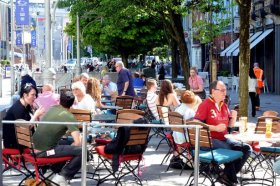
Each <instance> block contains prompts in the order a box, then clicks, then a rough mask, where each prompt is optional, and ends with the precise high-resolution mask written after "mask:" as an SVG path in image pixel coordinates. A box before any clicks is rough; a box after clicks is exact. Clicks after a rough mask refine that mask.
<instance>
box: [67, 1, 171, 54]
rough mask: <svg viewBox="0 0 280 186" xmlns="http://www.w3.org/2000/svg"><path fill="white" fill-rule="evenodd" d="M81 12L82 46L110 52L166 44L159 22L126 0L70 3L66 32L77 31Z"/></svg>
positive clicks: (139, 50)
mask: <svg viewBox="0 0 280 186" xmlns="http://www.w3.org/2000/svg"><path fill="white" fill-rule="evenodd" d="M77 13H78V14H79V15H80V29H81V38H82V45H84V46H87V45H92V46H93V48H94V49H95V50H96V51H99V52H102V53H108V54H112V55H116V54H122V55H125V56H128V55H130V54H139V53H147V52H148V51H150V50H152V48H154V47H155V46H162V45H164V44H166V43H167V41H166V39H165V37H164V33H163V28H162V24H161V23H160V22H159V21H158V20H155V19H153V18H152V17H151V16H150V15H149V14H148V13H147V12H145V11H144V10H143V9H141V8H139V6H137V5H135V4H133V3H132V2H131V1H129V0H114V1H112V0H93V1H77V2H75V3H74V4H72V6H71V11H70V17H71V23H70V24H68V26H67V28H66V29H65V31H66V32H67V33H68V34H69V35H73V36H74V35H75V34H76V14H77Z"/></svg>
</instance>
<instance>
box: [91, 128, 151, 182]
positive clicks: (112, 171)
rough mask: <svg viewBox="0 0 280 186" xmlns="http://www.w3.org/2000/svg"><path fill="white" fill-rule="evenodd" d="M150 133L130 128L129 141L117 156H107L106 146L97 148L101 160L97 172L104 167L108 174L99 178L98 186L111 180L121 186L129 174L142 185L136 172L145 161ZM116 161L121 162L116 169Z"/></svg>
mask: <svg viewBox="0 0 280 186" xmlns="http://www.w3.org/2000/svg"><path fill="white" fill-rule="evenodd" d="M123 129H124V127H120V128H119V130H123ZM149 132H150V128H140V127H129V134H128V135H129V136H128V140H127V142H124V143H125V144H124V147H122V148H121V149H119V152H118V153H117V154H106V153H105V146H98V147H96V148H95V150H96V153H97V155H98V158H99V160H100V163H99V165H98V166H97V167H96V169H95V170H96V171H98V170H100V169H99V168H100V167H101V166H103V167H105V169H106V171H107V172H108V174H107V175H105V176H103V177H101V176H98V183H97V185H99V184H101V183H103V182H105V181H107V180H111V179H113V180H114V181H115V183H114V184H115V185H121V179H122V178H124V177H125V176H126V175H129V174H131V175H132V176H133V178H134V180H136V182H137V183H138V184H140V185H142V182H141V179H140V178H139V177H138V175H137V173H136V170H137V169H138V168H139V165H140V162H141V160H142V159H143V153H144V152H145V150H146V147H147V144H148V136H149ZM125 135H126V134H125ZM124 139H126V137H124ZM131 149H134V150H133V151H134V152H132V151H131ZM136 149H137V150H136ZM116 158H117V159H116ZM114 159H116V161H117V162H119V165H118V167H116V168H115V167H114ZM116 161H115V162H116ZM116 169H117V170H116ZM94 175H97V174H94Z"/></svg>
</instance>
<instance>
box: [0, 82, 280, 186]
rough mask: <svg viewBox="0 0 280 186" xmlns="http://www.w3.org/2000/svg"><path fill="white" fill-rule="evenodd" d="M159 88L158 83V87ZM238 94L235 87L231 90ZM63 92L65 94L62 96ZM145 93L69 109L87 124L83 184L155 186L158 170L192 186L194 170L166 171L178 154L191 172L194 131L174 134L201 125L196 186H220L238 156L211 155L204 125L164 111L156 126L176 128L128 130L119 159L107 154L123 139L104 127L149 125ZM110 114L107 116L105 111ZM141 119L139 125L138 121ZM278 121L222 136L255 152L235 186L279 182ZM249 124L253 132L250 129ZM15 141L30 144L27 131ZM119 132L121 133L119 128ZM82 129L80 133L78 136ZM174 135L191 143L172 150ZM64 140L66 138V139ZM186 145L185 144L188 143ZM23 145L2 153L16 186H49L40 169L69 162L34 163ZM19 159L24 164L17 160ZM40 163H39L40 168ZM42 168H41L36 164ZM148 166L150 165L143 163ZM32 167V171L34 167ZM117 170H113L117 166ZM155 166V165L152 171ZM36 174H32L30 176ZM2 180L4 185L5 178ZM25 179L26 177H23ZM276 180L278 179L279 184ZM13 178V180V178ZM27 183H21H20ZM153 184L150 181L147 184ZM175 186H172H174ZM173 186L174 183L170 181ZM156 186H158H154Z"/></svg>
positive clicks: (243, 125)
mask: <svg viewBox="0 0 280 186" xmlns="http://www.w3.org/2000/svg"><path fill="white" fill-rule="evenodd" d="M159 83H160V82H159ZM180 88H182V89H177V90H175V91H176V93H177V96H178V98H179V99H180V97H181V94H182V93H183V92H184V91H185V90H184V89H183V87H180ZM235 88H238V87H235ZM62 91H64V90H62ZM146 95H147V89H145V88H143V89H139V90H138V94H137V96H135V97H131V96H118V97H116V99H115V100H114V101H113V100H111V98H110V97H108V96H104V97H102V100H101V102H102V103H103V104H104V106H103V107H102V108H101V113H99V114H93V113H92V112H91V111H89V110H83V109H70V112H71V113H72V114H73V115H74V116H75V118H76V120H77V121H78V122H85V123H87V127H88V128H87V150H88V154H89V159H88V162H87V170H86V171H87V183H91V184H93V185H95V184H97V185H98V184H115V185H119V184H124V183H126V182H128V183H129V184H133V185H134V184H137V185H138V184H139V185H153V183H154V182H153V180H158V178H148V176H147V175H145V174H149V171H151V170H149V169H150V168H149V166H156V168H157V169H158V170H157V173H158V176H159V177H161V176H163V177H164V176H166V177H167V176H168V175H169V174H172V175H174V174H175V175H176V178H179V179H178V180H180V184H179V183H177V184H174V185H185V184H186V185H192V184H194V170H185V165H183V166H182V168H180V169H178V170H175V169H173V168H171V167H170V165H171V163H169V162H170V160H171V159H172V156H173V153H174V151H176V152H177V153H178V154H179V155H180V157H182V159H183V161H184V162H185V163H186V162H188V163H189V164H190V166H191V167H193V166H194V163H193V162H194V149H195V140H196V138H195V136H196V133H195V130H194V129H193V128H176V126H180V125H199V126H201V129H200V140H199V144H200V147H207V148H209V150H208V151H205V150H201V151H200V153H199V158H200V164H199V180H198V181H199V185H200V184H205V185H219V184H220V183H219V179H220V177H219V176H220V175H219V172H220V170H222V169H223V167H224V164H225V163H228V162H233V161H235V160H236V159H238V158H240V156H242V152H240V153H238V152H236V151H234V152H233V151H230V150H226V149H213V148H212V142H211V135H210V132H209V128H208V127H207V125H205V124H204V123H201V122H197V121H188V122H186V121H184V119H183V118H182V116H181V115H180V114H178V113H175V112H171V111H169V109H168V108H165V107H164V106H158V107H157V110H158V113H159V117H160V120H159V121H158V122H157V123H158V125H159V126H160V125H161V126H162V125H168V124H169V125H175V127H172V128H169V127H166V128H164V127H163V128H160V127H158V128H157V127H152V128H150V127H131V129H130V131H129V132H128V133H126V132H125V131H122V132H123V133H122V135H120V136H121V137H122V139H121V141H125V144H123V146H122V149H120V151H119V152H118V153H117V154H118V156H117V157H116V156H115V155H114V152H112V153H111V154H107V153H105V151H104V149H105V145H106V144H109V143H111V142H112V139H113V138H114V137H117V136H118V135H119V134H118V133H121V130H122V129H120V127H119V126H115V127H112V126H106V124H110V123H111V124H117V123H119V124H123V125H125V124H132V123H134V122H135V121H138V122H139V121H140V123H138V124H143V125H144V124H147V123H146V122H145V121H146V120H145V113H146V111H147V103H146V100H145V99H146ZM108 110H109V111H110V114H108V113H107V112H106V111H108ZM141 119H142V120H141ZM268 122H270V123H271V129H270V134H269V135H268V134H267V123H268ZM279 122H280V118H279V115H278V113H277V112H274V111H268V112H264V114H263V116H262V117H259V118H258V120H257V122H256V123H250V121H247V120H246V119H245V121H243V120H240V121H238V122H237V123H236V125H235V127H234V128H233V129H234V130H232V131H231V134H228V135H226V138H231V139H235V140H238V141H241V142H242V143H248V144H250V145H251V146H252V148H253V154H252V155H251V157H250V158H249V159H248V161H247V163H246V164H245V166H244V167H243V169H242V171H241V172H240V173H239V174H238V177H239V182H240V184H242V185H246V184H253V185H257V184H260V185H276V182H277V180H278V181H279V175H277V174H276V173H275V172H274V171H273V169H272V166H273V163H274V161H275V160H276V158H277V157H278V156H279V155H280V154H279V153H280V145H279V144H280V131H279V127H278V125H280V123H279ZM252 124H253V127H251V126H252ZM17 127H18V129H17V135H18V140H20V139H21V138H20V137H22V136H23V135H24V138H23V139H24V140H26V139H28V138H30V137H31V136H30V134H29V128H28V127H26V126H23V125H18V126H17ZM121 128H122V127H121ZM82 129H83V128H82V125H81V127H80V130H81V132H82ZM173 131H176V132H179V133H182V134H184V135H185V137H186V138H187V139H189V142H186V143H184V144H176V143H175V141H174V139H173V137H172V132H173ZM65 137H66V138H67V136H65ZM186 141H188V140H186ZM21 143H22V145H25V146H26V147H28V149H30V150H31V153H30V151H26V152H23V154H21V153H19V152H18V151H16V152H12V153H11V152H8V151H7V150H6V149H3V152H2V154H3V158H2V159H3V162H4V172H5V173H8V172H9V171H10V170H17V171H18V172H19V173H20V174H21V178H22V179H20V180H19V182H18V183H22V184H24V183H25V182H26V180H28V179H30V178H31V177H34V179H36V180H37V181H38V180H41V181H44V180H46V182H48V177H45V176H44V174H43V173H40V171H42V170H41V169H40V167H42V165H46V164H48V163H57V162H59V161H67V158H69V157H66V158H64V159H59V160H57V161H53V162H51V161H52V160H49V158H47V159H45V160H44V161H43V160H40V158H38V160H36V157H32V155H33V153H32V150H33V149H32V148H33V147H32V141H27V142H26V141H25V142H22V140H21ZM21 157H23V158H21ZM116 158H117V161H116ZM41 161H43V162H41ZM40 162H41V163H40ZM144 162H148V163H146V164H145V163H144ZM31 164H32V165H36V166H35V167H32V165H31ZM116 164H117V165H116ZM155 164H156V165H155ZM34 171H35V172H34ZM5 173H3V175H4V183H5V181H6V178H5V177H6V175H5ZM25 176H26V177H25ZM277 176H278V178H277ZM15 177H16V176H15ZM24 177H25V178H24ZM79 179H81V175H80V174H78V175H76V179H73V180H72V181H71V183H70V184H71V185H72V184H74V185H75V184H78V183H77V182H78V181H77V180H79ZM148 179H151V180H148ZM173 181H174V182H173V183H176V182H175V180H173ZM170 184H171V185H172V181H170ZM155 185H156V184H155Z"/></svg>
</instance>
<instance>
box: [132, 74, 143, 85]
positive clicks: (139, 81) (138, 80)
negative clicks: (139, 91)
mask: <svg viewBox="0 0 280 186" xmlns="http://www.w3.org/2000/svg"><path fill="white" fill-rule="evenodd" d="M133 86H134V87H138V88H142V87H143V86H144V81H143V79H142V78H140V74H139V73H138V72H134V74H133Z"/></svg>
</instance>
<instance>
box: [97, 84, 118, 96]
mask: <svg viewBox="0 0 280 186" xmlns="http://www.w3.org/2000/svg"><path fill="white" fill-rule="evenodd" d="M101 86H102V87H101V89H102V93H103V94H104V95H105V96H111V95H110V94H109V92H107V91H106V89H104V88H103V85H101ZM108 88H109V89H110V90H111V91H112V92H117V90H118V87H117V84H116V83H114V82H110V83H109V84H108Z"/></svg>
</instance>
